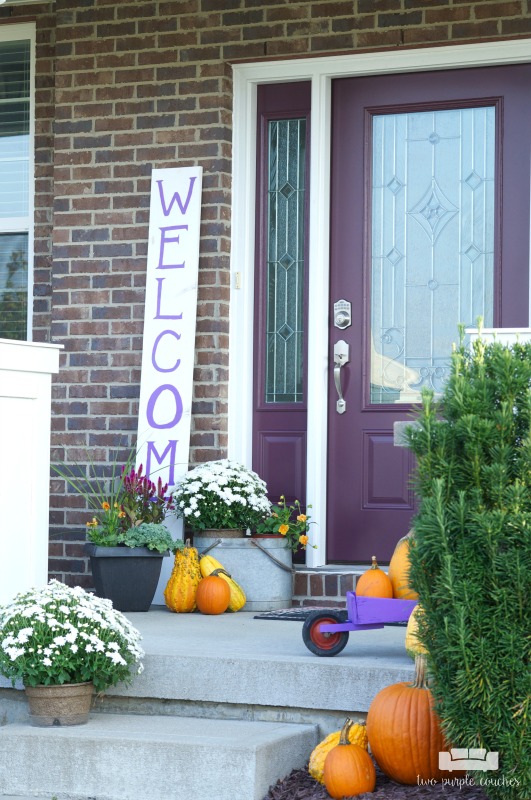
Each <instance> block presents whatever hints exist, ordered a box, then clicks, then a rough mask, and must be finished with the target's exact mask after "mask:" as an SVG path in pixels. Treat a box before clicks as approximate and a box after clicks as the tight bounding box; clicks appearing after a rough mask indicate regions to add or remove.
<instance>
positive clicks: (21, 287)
mask: <svg viewBox="0 0 531 800" xmlns="http://www.w3.org/2000/svg"><path fill="white" fill-rule="evenodd" d="M27 304H28V236H27V234H25V233H12V234H11V233H7V234H6V233H4V234H0V338H2V339H22V340H24V339H26V331H27Z"/></svg>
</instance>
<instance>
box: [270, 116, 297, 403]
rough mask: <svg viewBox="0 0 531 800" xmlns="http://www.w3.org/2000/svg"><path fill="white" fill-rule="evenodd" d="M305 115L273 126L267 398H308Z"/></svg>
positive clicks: (273, 400) (279, 400) (282, 400)
mask: <svg viewBox="0 0 531 800" xmlns="http://www.w3.org/2000/svg"><path fill="white" fill-rule="evenodd" d="M305 158H306V120H305V119H283V120H275V121H271V122H269V126H268V164H267V169H268V206H267V300H266V370H265V372H266V374H265V401H266V403H301V402H302V401H303V337H304V331H303V319H304V314H303V290H304V204H305Z"/></svg>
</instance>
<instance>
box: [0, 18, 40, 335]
mask: <svg viewBox="0 0 531 800" xmlns="http://www.w3.org/2000/svg"><path fill="white" fill-rule="evenodd" d="M24 39H26V40H28V41H29V42H30V126H29V164H28V183H29V186H28V214H27V216H26V217H11V218H9V217H6V218H0V233H27V234H28V319H27V330H26V339H27V341H28V342H31V341H32V338H33V269H34V237H35V23H21V24H14V25H3V26H2V27H0V44H3V43H4V42H16V41H21V40H24Z"/></svg>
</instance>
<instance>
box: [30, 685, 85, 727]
mask: <svg viewBox="0 0 531 800" xmlns="http://www.w3.org/2000/svg"><path fill="white" fill-rule="evenodd" d="M24 691H25V693H26V697H27V698H28V705H29V711H30V722H31V724H32V725H35V726H37V727H39V728H51V727H57V726H62V725H84V724H85V723H86V722H87V721H88V717H89V711H90V705H91V703H92V695H93V692H94V687H93V685H92V681H87V682H86V683H63V684H61V685H56V686H26V687H25V690H24Z"/></svg>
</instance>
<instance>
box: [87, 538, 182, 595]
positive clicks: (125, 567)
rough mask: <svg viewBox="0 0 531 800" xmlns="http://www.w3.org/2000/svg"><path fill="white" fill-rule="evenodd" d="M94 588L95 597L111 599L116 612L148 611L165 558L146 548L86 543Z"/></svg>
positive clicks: (163, 554)
mask: <svg viewBox="0 0 531 800" xmlns="http://www.w3.org/2000/svg"><path fill="white" fill-rule="evenodd" d="M85 550H86V552H87V553H88V554H89V556H90V566H91V569H92V577H93V578H94V587H95V589H96V594H97V596H98V597H104V598H106V599H107V600H112V604H113V606H114V608H116V609H118V611H149V607H150V605H151V603H152V602H153V597H154V596H155V591H156V589H157V583H158V581H159V578H160V571H161V569H162V559H163V558H164V557H165V556H167V555H169V551H167V552H166V553H159V552H157V551H156V550H148V548H147V547H101V546H100V545H95V544H92V542H87V543H86V544H85Z"/></svg>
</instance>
